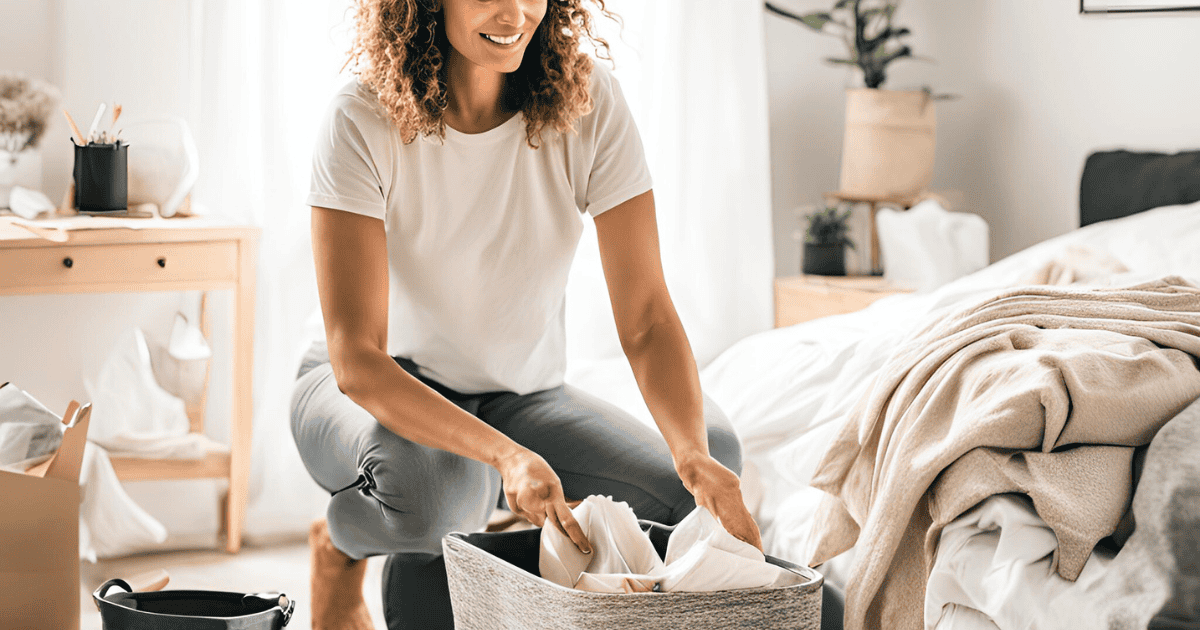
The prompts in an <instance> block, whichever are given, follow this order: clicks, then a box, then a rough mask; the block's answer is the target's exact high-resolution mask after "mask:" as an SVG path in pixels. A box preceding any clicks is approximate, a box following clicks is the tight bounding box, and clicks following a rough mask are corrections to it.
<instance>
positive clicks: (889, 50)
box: [766, 0, 949, 198]
mask: <svg viewBox="0 0 1200 630" xmlns="http://www.w3.org/2000/svg"><path fill="white" fill-rule="evenodd" d="M899 4H900V2H899V0H874V1H872V0H837V1H836V2H834V4H833V8H832V9H830V10H829V11H818V12H814V13H807V14H803V15H801V14H796V13H793V12H791V11H787V10H785V9H782V8H780V7H778V6H776V5H775V4H773V3H771V2H767V3H766V7H767V9H768V10H770V11H771V12H773V13H775V14H777V15H780V16H783V17H786V18H789V19H792V20H795V21H797V22H799V23H800V24H803V25H804V26H806V27H808V28H810V29H812V30H815V31H817V32H820V33H823V34H827V35H834V36H837V37H839V38H840V39H841V40H842V41H843V42H845V44H846V48H847V50H848V53H849V54H848V55H847V56H846V57H845V58H828V59H826V61H828V62H830V63H834V64H841V65H847V66H852V67H855V68H857V69H859V70H860V71H861V72H862V77H863V83H864V84H865V85H866V87H863V88H849V89H847V90H846V130H845V137H844V139H843V144H842V174H841V190H842V191H843V192H846V193H851V194H856V195H860V196H868V197H881V198H912V197H915V196H917V195H918V194H920V193H921V192H923V191H924V190H925V188H926V187H927V186H928V185H929V182H930V181H931V180H932V179H933V152H934V145H935V141H936V118H935V108H934V103H933V101H934V100H937V99H943V98H949V97H948V96H934V95H933V94H932V93H931V92H930V90H929V89H928V88H924V89H920V90H885V89H883V88H882V86H883V84H884V82H885V81H886V80H887V68H888V65H889V64H891V63H892V62H894V61H897V60H899V59H904V58H909V57H912V56H913V54H912V49H911V48H910V47H909V46H907V45H905V44H904V43H902V42H901V39H902V38H903V37H905V36H907V35H909V33H910V31H909V30H908V29H907V28H902V27H897V26H894V25H893V24H892V18H893V16H894V15H895V13H896V7H897V6H898V5H899Z"/></svg>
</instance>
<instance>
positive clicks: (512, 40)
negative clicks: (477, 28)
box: [479, 33, 525, 46]
mask: <svg viewBox="0 0 1200 630" xmlns="http://www.w3.org/2000/svg"><path fill="white" fill-rule="evenodd" d="M524 35H525V34H524V33H517V34H516V35H510V36H508V37H501V36H499V35H488V34H487V33H480V34H479V36H480V37H482V38H484V39H486V40H488V41H489V42H492V43H493V44H496V45H498V46H512V45H513V44H516V43H517V42H519V41H521V38H522V37H523V36H524Z"/></svg>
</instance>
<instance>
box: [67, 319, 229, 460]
mask: <svg viewBox="0 0 1200 630" xmlns="http://www.w3.org/2000/svg"><path fill="white" fill-rule="evenodd" d="M83 384H84V388H85V389H86V390H87V393H88V396H89V397H90V399H91V401H92V424H91V428H90V429H89V431H88V440H89V441H92V442H95V443H96V444H99V445H100V446H103V447H104V448H105V449H106V450H107V451H109V454H111V455H114V456H117V455H121V456H126V455H127V456H135V457H136V456H141V457H174V458H192V459H198V458H201V457H204V455H205V452H206V444H208V442H209V441H208V440H207V438H205V437H204V436H202V435H196V434H191V433H189V431H190V425H189V422H188V417H187V410H186V408H185V405H184V402H183V400H182V399H180V398H178V397H176V396H173V395H172V394H171V393H170V392H168V391H166V390H165V389H163V388H162V387H161V386H160V385H159V384H158V381H157V380H156V379H155V376H154V370H153V369H152V366H151V363H150V350H149V347H148V346H147V344H146V337H145V336H144V335H143V334H142V331H141V330H140V329H138V328H133V329H131V330H129V331H127V332H126V333H125V335H123V336H122V337H121V339H120V340H118V342H117V344H116V346H115V347H114V348H113V350H112V352H111V353H110V354H109V356H108V357H107V358H106V359H105V360H104V363H103V365H102V366H101V367H100V372H99V374H97V375H96V378H95V380H91V379H87V378H85V379H84V382H83Z"/></svg>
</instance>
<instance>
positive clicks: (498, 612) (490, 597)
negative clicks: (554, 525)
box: [442, 521, 824, 630]
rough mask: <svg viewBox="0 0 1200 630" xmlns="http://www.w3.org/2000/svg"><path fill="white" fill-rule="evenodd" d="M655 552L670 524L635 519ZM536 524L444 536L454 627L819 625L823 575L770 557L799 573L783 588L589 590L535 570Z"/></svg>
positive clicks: (805, 628)
mask: <svg viewBox="0 0 1200 630" xmlns="http://www.w3.org/2000/svg"><path fill="white" fill-rule="evenodd" d="M639 522H640V523H641V525H642V529H643V530H646V531H647V533H648V534H649V535H650V540H651V542H653V543H654V547H655V549H656V550H658V553H659V556H663V555H665V553H666V547H667V537H668V536H669V535H670V532H671V529H672V528H670V527H666V526H663V525H659V524H658V523H653V522H651V521H639ZM540 537H541V529H526V530H521V531H515V532H497V533H479V534H462V533H459V532H453V533H450V534H448V535H446V536H445V537H444V538H443V539H442V549H443V551H444V552H445V558H446V575H447V578H448V580H449V583H450V600H451V602H452V604H453V606H454V627H455V628H456V629H457V630H542V629H544V630H611V629H613V628H622V629H624V628H654V629H655V630H664V629H668V628H680V629H682V628H688V629H694V628H711V629H726V628H785V629H794V630H819V629H820V627H821V595H822V593H821V587H822V584H823V582H824V578H823V577H822V576H821V574H820V573H817V572H816V571H814V570H813V569H810V568H808V567H803V566H798V565H795V564H792V563H790V562H786V561H783V560H779V559H777V558H773V557H771V556H767V562H770V563H771V564H774V565H776V566H780V567H783V568H785V569H788V570H790V571H793V572H795V573H797V574H799V575H800V576H802V578H807V579H803V581H802V582H801V583H799V584H796V585H793V586H787V587H782V588H753V589H738V590H730V591H712V592H697V593H693V592H672V593H632V594H611V593H591V592H587V591H580V590H575V589H570V588H564V587H562V586H559V585H557V584H555V583H553V582H550V581H549V580H545V579H542V578H541V577H540V576H539V575H538V553H539V551H540V546H539V541H540Z"/></svg>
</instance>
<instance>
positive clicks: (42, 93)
mask: <svg viewBox="0 0 1200 630" xmlns="http://www.w3.org/2000/svg"><path fill="white" fill-rule="evenodd" d="M58 101H59V94H58V90H56V89H54V87H53V86H51V85H49V84H47V83H44V82H42V81H33V80H30V79H27V78H26V77H24V76H22V75H19V74H16V73H13V72H0V208H7V207H8V197H9V193H10V192H12V188H13V186H16V185H21V186H26V187H29V188H33V189H40V188H41V187H42V156H41V152H40V151H38V142H39V141H40V140H41V138H42V134H43V133H44V132H45V131H46V125H47V123H48V122H49V120H50V115H51V112H53V111H54V107H55V104H56V103H58Z"/></svg>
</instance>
